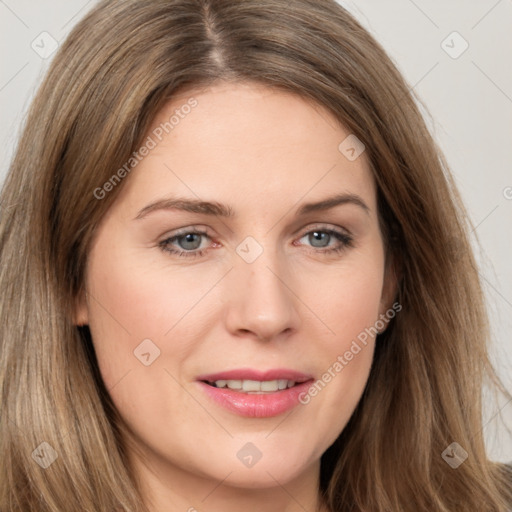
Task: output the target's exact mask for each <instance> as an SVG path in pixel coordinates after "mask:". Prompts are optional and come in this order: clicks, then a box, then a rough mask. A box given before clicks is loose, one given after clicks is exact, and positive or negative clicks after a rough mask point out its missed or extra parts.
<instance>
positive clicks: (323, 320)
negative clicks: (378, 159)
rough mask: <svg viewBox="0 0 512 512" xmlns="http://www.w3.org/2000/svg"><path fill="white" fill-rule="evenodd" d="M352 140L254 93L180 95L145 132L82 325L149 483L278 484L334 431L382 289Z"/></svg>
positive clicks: (372, 207)
mask: <svg viewBox="0 0 512 512" xmlns="http://www.w3.org/2000/svg"><path fill="white" fill-rule="evenodd" d="M192 98H193V99H192ZM185 105H189V107H185ZM176 110H178V112H176ZM173 115H174V116H175V117H174V118H173V119H172V121H171V122H170V123H169V119H170V118H171V116H173ZM166 122H167V125H165V124H164V125H162V123H166ZM171 128H172V129H171ZM166 131H167V132H168V133H166ZM349 136H350V132H348V131H346V130H343V129H341V128H340V127H339V126H338V125H337V123H336V121H335V119H334V118H333V117H332V116H331V114H329V113H328V112H327V111H325V110H323V109H322V108H320V107H313V106H312V105H311V104H310V103H308V102H306V101H305V100H303V99H301V98H299V97H298V96H295V95H292V94H288V93H285V92H276V91H275V90H272V89H269V88H265V87H263V86H260V85H247V84H246V85H241V84H220V83H219V84H218V85H216V86H215V87H212V88H209V89H207V90H204V91H199V90H198V91H197V92H196V93H194V94H193V93H192V92H191V93H189V94H188V95H182V96H180V97H179V98H178V97H175V98H174V99H173V100H172V102H171V103H168V104H167V105H166V106H165V108H164V109H162V111H161V112H160V113H159V115H158V116H157V118H156V119H155V120H154V123H153V125H152V127H151V129H150V131H149V132H148V134H147V136H146V139H145V145H146V150H141V151H140V155H143V154H145V156H144V157H143V158H142V156H141V157H140V158H141V161H140V162H139V163H138V164H137V165H136V166H135V167H134V168H133V170H132V171H131V172H130V174H129V176H127V177H126V178H124V179H125V180H126V183H124V188H123V190H122V192H121V194H120V195H119V197H118V198H117V200H116V202H115V203H114V204H113V206H112V207H111V209H110V210H109V212H108V214H107V215H106V217H105V218H104V219H103V221H102V223H101V224H100V226H99V228H98V231H97V235H96V238H95V240H94V243H93V246H92V248H91V252H90V255H89V261H88V267H87V276H86V289H87V294H86V300H84V301H83V303H82V305H81V306H80V308H79V310H78V312H77V321H78V322H79V323H87V324H89V326H90V330H91V334H92V338H93V343H94V347H95V350H96V355H97V359H98V363H99V367H100V371H101V375H102V376H103V379H104V382H105V385H106V387H107V389H108V390H109V393H110V395H111V397H112V399H113V402H114V403H115V405H116V407H117V409H118V410H119V412H120V414H121V416H122V417H123V418H124V419H125V420H126V422H127V424H128V425H129V427H130V429H131V430H132V431H133V436H134V439H135V441H136V445H137V446H138V447H140V448H141V450H142V452H143V453H144V454H145V458H146V460H145V464H146V465H147V466H148V467H150V468H151V470H152V471H153V472H154V473H155V474H158V475H169V476H172V477H173V478H174V481H175V482H178V481H180V480H179V478H180V475H184V474H188V475H189V476H190V475H195V476H197V477H200V478H207V479H209V480H211V479H215V480H217V481H221V480H225V482H227V483H229V484H231V485H233V486H238V487H253V488H254V487H260V488H262V487H270V486H275V485H276V482H279V483H280V484H282V485H284V484H286V483H287V482H290V481H292V479H300V478H301V477H302V476H303V475H305V474H306V473H308V472H314V473H315V474H317V472H318V467H319V466H318V464H319V458H320V456H321V455H322V453H323V452H324V451H325V450H326V449H327V448H328V447H329V445H330V444H331V443H333V442H334V440H335V439H336V437H337V436H338V435H339V434H340V432H341V431H342V430H343V428H344V427H345V425H346V423H347V421H348V420H349V418H350V416H351V414H352V412H353V411H354V408H355V407H356V404H357V403H358V401H359V399H360V397H361V394H362V392H363V389H364V387H365V384H366V382H367V378H368V375H369V371H370V366H371V362H372V356H373V351H374V342H375V339H374V330H370V331H368V330H369V329H370V328H372V327H373V326H375V324H376V322H377V321H379V319H382V315H384V314H385V313H386V311H387V310H388V309H389V308H390V305H391V302H392V298H393V287H394V283H393V282H392V280H391V278H390V277H387V276H386V275H385V265H384V249H383V240H382V237H381V233H380V231H379V223H378V216H377V205H376V189H375V185H374V182H373V179H372V176H371V173H370V171H369V168H368V164H367V161H366V155H365V153H364V152H363V153H362V154H361V155H360V156H358V153H359V150H360V149H361V148H360V147H358V146H354V139H352V138H349V139H347V137H349ZM148 137H149V138H150V139H151V141H150V139H148ZM160 139H161V140H160ZM345 139H347V140H345ZM340 144H341V146H340ZM351 148H353V150H352V149H351ZM140 155H139V156H140ZM108 188H109V187H108V186H107V187H105V190H106V189H108ZM91 193H92V191H91ZM334 196H337V199H338V200H337V201H332V202H329V201H328V203H327V204H324V205H323V206H324V207H322V203H323V202H324V201H326V200H331V199H332V198H334ZM178 199H179V202H175V201H177V200H178ZM315 205H316V206H315ZM228 213H229V215H228ZM378 324H380V325H381V326H382V321H381V322H378ZM369 332H370V334H368V333H369ZM215 381H216V386H217V387H215V384H214V382H215ZM315 382H316V385H315V386H313V387H311V386H312V385H313V384H314V383H315ZM224 386H228V387H224ZM240 388H242V389H240ZM283 388H285V389H283ZM315 389H316V392H315ZM308 390H309V392H308ZM135 458H138V456H137V457H135Z"/></svg>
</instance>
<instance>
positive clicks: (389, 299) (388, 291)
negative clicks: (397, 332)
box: [379, 255, 401, 333]
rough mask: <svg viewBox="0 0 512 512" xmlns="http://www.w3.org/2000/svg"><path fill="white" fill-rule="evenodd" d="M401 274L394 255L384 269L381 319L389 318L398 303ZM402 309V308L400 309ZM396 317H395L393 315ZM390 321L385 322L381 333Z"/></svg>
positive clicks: (380, 309)
mask: <svg viewBox="0 0 512 512" xmlns="http://www.w3.org/2000/svg"><path fill="white" fill-rule="evenodd" d="M400 277H401V272H400V268H399V263H398V261H397V260H396V258H394V257H393V256H392V255H389V257H387V258H386V264H385V269H384V280H383V285H382V295H381V299H380V306H379V318H383V317H386V318H387V317H388V315H387V314H386V313H387V312H389V310H390V309H392V307H393V304H394V303H395V301H396V297H397V293H398V283H399V281H400ZM400 309H401V308H400ZM393 316H394V315H393ZM388 324H389V321H388V322H385V327H384V328H383V329H382V330H381V331H380V333H383V332H384V331H385V330H386V329H387V327H388Z"/></svg>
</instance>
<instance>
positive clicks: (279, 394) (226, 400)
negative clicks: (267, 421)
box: [199, 380, 312, 418]
mask: <svg viewBox="0 0 512 512" xmlns="http://www.w3.org/2000/svg"><path fill="white" fill-rule="evenodd" d="M311 382H312V381H311V380H308V381H306V382H302V383H300V384H297V385H295V386H293V387H292V388H287V389H283V390H281V391H276V392H274V393H261V394H257V393H241V392H239V391H234V390H232V389H229V388H216V387H214V386H210V385H209V384H206V383H204V382H199V385H200V386H201V387H202V389H203V390H204V391H205V393H206V394H207V395H208V396H209V397H210V398H212V399H213V400H214V401H215V402H217V403H218V404H219V405H221V406H222V407H224V408H226V409H228V410H229V411H231V412H234V413H236V414H238V415H240V416H247V417H250V418H270V417H272V416H278V415H279V414H282V413H284V412H286V411H289V410H290V409H293V408H294V407H295V406H297V405H298V404H299V403H300V402H299V396H300V395H301V393H306V392H307V390H308V389H309V387H310V386H311Z"/></svg>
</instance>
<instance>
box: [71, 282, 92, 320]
mask: <svg viewBox="0 0 512 512" xmlns="http://www.w3.org/2000/svg"><path fill="white" fill-rule="evenodd" d="M86 295H87V294H86V292H85V290H83V291H80V292H79V294H78V295H77V296H76V298H75V304H74V309H73V324H74V325H76V326H82V325H88V324H89V307H88V305H87V296H86Z"/></svg>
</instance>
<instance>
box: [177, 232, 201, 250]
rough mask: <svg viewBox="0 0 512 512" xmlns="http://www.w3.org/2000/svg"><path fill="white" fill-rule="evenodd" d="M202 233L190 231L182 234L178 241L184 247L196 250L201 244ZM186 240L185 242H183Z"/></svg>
mask: <svg viewBox="0 0 512 512" xmlns="http://www.w3.org/2000/svg"><path fill="white" fill-rule="evenodd" d="M200 237H201V235H199V234H197V233H188V234H186V235H184V236H181V237H180V238H179V239H178V241H179V242H180V246H181V247H182V248H183V249H188V250H194V249H197V248H198V247H199V246H200V245H201V238H200ZM183 241H184V242H183Z"/></svg>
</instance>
